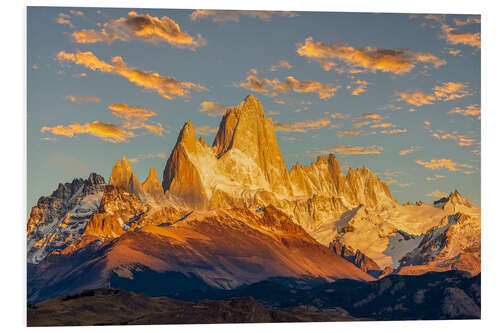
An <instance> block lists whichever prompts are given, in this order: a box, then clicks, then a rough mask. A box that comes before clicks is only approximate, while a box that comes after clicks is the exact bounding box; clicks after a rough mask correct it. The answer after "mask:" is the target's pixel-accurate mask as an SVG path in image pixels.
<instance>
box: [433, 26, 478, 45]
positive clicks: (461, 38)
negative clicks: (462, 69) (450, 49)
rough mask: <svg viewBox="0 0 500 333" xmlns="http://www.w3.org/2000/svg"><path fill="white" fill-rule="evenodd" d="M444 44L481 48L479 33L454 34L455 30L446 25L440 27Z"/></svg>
mask: <svg viewBox="0 0 500 333" xmlns="http://www.w3.org/2000/svg"><path fill="white" fill-rule="evenodd" d="M441 30H442V31H443V35H444V38H445V39H446V42H447V43H448V44H451V45H457V44H464V45H468V46H471V47H475V48H478V49H480V48H481V33H480V32H475V33H471V32H456V30H457V28H454V27H451V26H449V25H447V24H442V25H441Z"/></svg>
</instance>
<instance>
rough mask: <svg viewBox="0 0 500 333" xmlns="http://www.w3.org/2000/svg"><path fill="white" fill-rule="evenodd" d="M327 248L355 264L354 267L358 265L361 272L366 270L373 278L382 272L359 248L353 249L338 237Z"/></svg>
mask: <svg viewBox="0 0 500 333" xmlns="http://www.w3.org/2000/svg"><path fill="white" fill-rule="evenodd" d="M328 248H329V249H331V250H332V251H333V253H335V254H338V255H339V256H341V257H342V258H344V259H346V260H347V261H349V262H351V263H353V264H354V265H356V267H359V269H361V270H362V271H363V272H366V273H368V274H370V275H371V276H373V277H375V278H377V277H379V276H380V275H381V274H382V273H383V272H382V270H381V268H380V267H379V266H378V265H377V263H376V262H375V261H373V260H372V259H371V258H369V257H368V256H366V255H365V254H364V253H362V252H361V251H360V250H355V249H353V248H352V247H350V246H349V245H346V244H344V243H343V242H342V240H341V239H340V237H337V238H335V239H334V240H333V241H331V242H330V244H329V245H328Z"/></svg>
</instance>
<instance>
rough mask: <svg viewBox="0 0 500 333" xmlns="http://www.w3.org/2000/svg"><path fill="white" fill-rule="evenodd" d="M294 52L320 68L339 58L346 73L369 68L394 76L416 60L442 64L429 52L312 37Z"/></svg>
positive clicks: (409, 66) (414, 63) (333, 65)
mask: <svg viewBox="0 0 500 333" xmlns="http://www.w3.org/2000/svg"><path fill="white" fill-rule="evenodd" d="M297 53H298V54H299V55H301V56H304V57H306V58H308V59H310V60H314V61H316V62H318V63H319V64H320V65H321V66H322V67H323V69H324V70H326V71H329V70H331V69H332V68H334V67H335V66H337V64H336V63H335V62H334V61H333V60H339V61H342V62H343V63H345V64H346V65H347V66H348V69H349V72H351V73H352V72H353V71H355V72H356V71H358V72H359V71H370V72H373V73H375V72H377V71H380V72H388V73H393V74H397V75H401V74H406V73H409V72H410V71H411V70H412V69H413V68H414V67H415V65H416V64H417V63H419V62H421V63H430V64H432V65H433V66H434V67H440V66H442V65H444V64H446V61H445V60H442V59H439V58H437V57H436V56H434V55H432V54H430V53H419V52H415V51H411V50H390V49H378V48H374V47H370V46H365V47H361V48H355V47H352V46H348V45H345V44H342V43H338V44H327V43H324V42H321V41H319V42H315V41H314V40H313V38H312V37H308V38H306V40H305V41H304V43H303V44H299V45H298V48H297Z"/></svg>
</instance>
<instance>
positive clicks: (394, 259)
mask: <svg viewBox="0 0 500 333" xmlns="http://www.w3.org/2000/svg"><path fill="white" fill-rule="evenodd" d="M480 220H481V210H480V207H479V206H476V205H472V204H470V203H469V202H468V201H467V200H466V199H465V198H464V197H463V196H462V195H461V194H460V193H459V192H458V191H454V192H453V193H450V195H449V196H448V197H445V198H442V199H440V200H438V201H436V202H433V203H428V204H427V203H423V202H418V203H417V204H415V205H413V204H405V205H401V204H399V203H398V202H397V200H395V199H394V198H393V197H392V195H391V193H390V190H389V187H388V186H387V184H385V183H384V182H383V181H381V180H380V179H379V178H378V177H377V175H376V174H375V173H373V172H372V171H370V169H368V168H367V167H363V168H359V169H351V168H349V169H348V171H347V172H345V173H344V172H343V171H342V168H341V167H340V163H339V161H338V159H337V157H336V156H335V155H333V154H330V155H328V156H318V157H317V158H316V160H315V161H314V162H312V163H311V164H310V165H301V164H300V163H299V162H297V163H296V164H295V165H294V166H293V167H291V168H290V169H287V167H286V165H285V162H284V159H283V155H282V153H281V150H280V147H279V145H278V141H277V138H276V134H275V130H274V125H273V121H272V119H271V118H268V117H266V115H265V113H264V110H263V107H262V105H261V103H260V101H259V100H258V99H257V98H255V97H254V96H253V95H249V96H247V97H246V98H245V100H243V101H242V102H241V103H240V104H239V105H237V106H235V107H233V108H228V109H227V111H226V113H225V114H224V116H223V117H222V119H221V122H220V125H219V129H218V131H217V134H216V136H215V139H214V142H213V144H212V145H211V146H209V145H207V144H206V143H205V141H204V140H203V138H201V137H197V135H196V132H195V128H194V126H193V124H192V123H191V122H190V121H187V122H186V123H185V124H184V126H183V127H182V129H181V130H180V133H179V136H178V139H177V142H176V144H175V146H174V148H173V150H172V151H171V153H170V156H169V158H168V160H167V161H166V164H165V168H164V170H163V177H162V180H161V181H160V179H159V178H158V175H157V173H156V170H155V169H150V171H149V174H148V176H147V178H146V179H145V180H144V181H143V182H142V183H141V182H140V181H139V179H138V177H137V176H136V175H135V173H134V171H133V168H132V166H131V164H130V162H129V161H128V159H127V158H126V157H122V158H121V160H117V161H116V163H115V164H114V166H113V168H112V170H111V174H110V177H109V180H108V182H107V183H106V182H105V180H104V178H103V177H101V176H99V175H97V174H91V175H90V176H89V178H88V179H86V180H83V179H75V180H73V181H72V182H71V183H66V184H59V186H58V187H57V189H56V190H55V191H54V192H53V193H52V194H51V195H50V196H48V197H42V198H40V200H39V201H38V203H37V205H36V206H35V207H33V208H32V210H31V214H30V218H29V220H28V227H27V239H28V244H27V245H28V263H29V264H30V265H29V266H28V299H29V301H30V302H35V301H39V300H42V299H46V298H51V297H54V296H58V295H63V294H72V293H76V292H82V291H83V290H85V289H92V288H101V287H104V286H106V285H109V284H110V283H111V282H110V281H114V282H116V281H120V283H121V284H120V285H122V286H127V288H129V289H130V290H136V289H137V288H138V286H150V287H151V288H153V287H154V288H153V289H154V290H153V294H154V292H157V293H160V291H161V294H163V293H165V295H167V294H169V293H175V292H179V288H181V289H182V290H186V288H187V289H189V288H200V287H203V288H220V289H224V290H229V289H234V288H238V287H240V286H244V285H248V284H252V283H258V282H259V281H262V280H265V279H269V278H273V277H287V278H293V279H304V278H305V279H322V281H326V282H331V281H336V280H339V279H350V280H356V281H372V280H374V279H377V278H382V277H385V276H390V275H395V274H397V275H400V276H403V275H404V276H410V275H420V274H425V273H428V272H436V271H438V272H441V271H448V270H460V271H466V272H468V273H469V274H471V275H477V274H479V273H480V271H481V265H480V264H481V260H480V258H481V255H480V251H481V246H480V233H481V226H480ZM124 281H125V282H124ZM155 288H156V289H155Z"/></svg>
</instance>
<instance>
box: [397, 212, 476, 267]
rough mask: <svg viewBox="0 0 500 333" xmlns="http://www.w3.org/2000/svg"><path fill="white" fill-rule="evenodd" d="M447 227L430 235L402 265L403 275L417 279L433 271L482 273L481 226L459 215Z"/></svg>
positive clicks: (407, 256)
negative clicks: (415, 276) (451, 270)
mask: <svg viewBox="0 0 500 333" xmlns="http://www.w3.org/2000/svg"><path fill="white" fill-rule="evenodd" d="M446 220H447V223H446V224H445V225H443V226H440V227H435V228H433V229H432V230H430V231H429V232H427V233H426V234H425V236H424V238H423V239H422V241H421V242H420V244H419V245H418V247H416V248H415V249H413V250H412V251H411V252H409V253H408V254H407V255H405V256H404V257H403V258H402V259H401V262H400V266H399V269H398V271H399V274H404V275H415V274H423V273H426V272H429V271H446V270H450V269H453V270H462V271H467V272H469V273H471V274H472V275H476V274H479V273H480V272H481V224H480V220H478V219H477V218H474V217H472V216H470V215H466V214H462V213H456V214H453V215H449V216H447V218H446Z"/></svg>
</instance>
